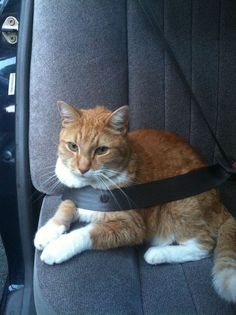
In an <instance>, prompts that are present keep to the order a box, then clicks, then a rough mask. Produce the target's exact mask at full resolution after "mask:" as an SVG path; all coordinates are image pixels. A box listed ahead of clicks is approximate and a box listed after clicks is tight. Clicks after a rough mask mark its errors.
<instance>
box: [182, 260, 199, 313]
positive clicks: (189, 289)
mask: <svg viewBox="0 0 236 315" xmlns="http://www.w3.org/2000/svg"><path fill="white" fill-rule="evenodd" d="M180 266H181V268H182V271H183V275H184V279H185V282H186V285H187V288H188V291H189V293H190V296H191V299H192V302H193V305H194V308H195V311H196V314H199V313H198V310H197V303H196V302H195V299H194V296H193V293H192V290H191V288H190V285H189V282H188V279H187V276H186V273H185V270H184V267H183V264H180Z"/></svg>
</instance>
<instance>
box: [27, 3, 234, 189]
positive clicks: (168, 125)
mask: <svg viewBox="0 0 236 315" xmlns="http://www.w3.org/2000/svg"><path fill="white" fill-rule="evenodd" d="M72 2H73V3H70V5H68V3H67V2H66V1H61V0H59V1H58V0H51V1H39V0H36V1H35V11H34V12H35V13H34V23H33V46H32V59H31V75H30V130H29V136H30V138H29V148H30V165H31V175H32V180H33V183H34V185H35V187H36V188H37V189H38V190H40V191H42V192H45V193H47V194H52V193H58V192H59V189H58V186H56V183H55V182H54V181H53V180H50V179H49V176H50V171H52V169H53V166H54V165H55V162H56V155H57V153H56V152H57V143H58V133H59V130H60V118H59V114H58V112H57V107H56V102H57V100H64V101H66V102H68V103H71V104H74V105H76V106H78V107H83V108H89V107H92V106H95V105H98V104H102V105H105V106H108V107H109V108H111V109H114V108H117V107H118V106H121V105H124V104H128V105H129V107H130V128H131V129H135V128H165V129H167V130H172V131H175V132H177V133H179V134H180V135H182V136H184V137H185V138H186V139H187V140H188V141H189V142H190V143H191V144H192V145H193V146H194V147H195V148H196V149H198V150H199V151H200V152H201V153H202V155H203V156H204V157H205V158H206V159H207V161H208V162H209V163H212V162H213V161H214V160H215V159H216V156H217V150H216V146H215V143H214V141H213V140H212V138H211V136H210V134H209V132H208V130H207V129H206V127H205V125H204V123H203V121H202V118H201V117H200V116H199V115H198V112H197V110H196V108H195V106H194V104H193V103H192V101H191V98H190V96H189V95H188V92H187V91H186V89H185V86H184V85H183V83H182V82H181V80H180V78H179V77H178V74H177V73H176V69H175V67H174V66H173V64H172V61H171V60H170V59H169V57H168V55H167V54H166V52H165V51H164V50H163V46H162V43H161V42H160V41H159V40H158V39H157V38H156V34H155V32H154V31H153V29H152V27H151V26H150V24H149V21H148V20H147V18H146V17H145V15H144V14H143V12H142V10H141V8H140V5H139V3H138V1H134V0H128V1H124V0H114V1H112V2H111V1H109V0H102V1H99V2H98V1H95V0H89V1H82V0H72ZM150 6H151V7H152V8H153V10H154V12H155V14H156V16H157V18H158V20H159V23H160V25H161V27H162V29H163V32H164V34H165V36H166V38H167V40H168V42H169V43H170V45H171V48H172V49H173V51H174V53H175V56H176V58H177V60H178V62H179V63H180V65H181V67H182V69H183V72H184V73H185V75H186V78H187V79H188V81H189V82H190V83H191V86H192V89H193V91H194V93H195V94H196V96H197V98H198V99H199V101H200V103H201V105H202V107H203V110H204V113H205V115H206V118H207V119H208V121H209V123H210V125H211V126H212V128H213V130H214V132H215V133H216V135H217V137H218V138H219V140H220V142H221V143H222V145H223V147H224V149H225V150H226V152H227V153H228V154H229V155H232V156H235V157H236V142H235V141H234V137H233V135H234V134H235V133H236V124H235V121H236V107H235V106H234V100H235V96H236V89H235V81H236V71H235V70H236V69H235V68H236V40H235V39H236V38H235V36H236V35H235V21H234V19H233V14H232V13H233V12H236V4H235V2H234V1H215V0H208V1H206V2H202V1H199V2H198V1H188V0H180V1H160V0H158V1H157V0H155V1H154V0H152V1H150Z"/></svg>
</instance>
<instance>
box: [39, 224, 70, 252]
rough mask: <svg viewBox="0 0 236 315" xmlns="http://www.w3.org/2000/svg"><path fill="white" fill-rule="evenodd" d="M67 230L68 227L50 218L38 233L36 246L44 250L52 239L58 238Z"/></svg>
mask: <svg viewBox="0 0 236 315" xmlns="http://www.w3.org/2000/svg"><path fill="white" fill-rule="evenodd" d="M65 231H66V227H65V226H64V225H58V224H55V223H54V222H52V221H51V220H49V221H48V222H47V223H46V224H45V225H44V226H43V227H41V228H40V229H39V230H38V232H37V233H36V235H35V238H34V246H35V247H36V248H37V249H38V250H43V249H44V248H45V247H46V246H47V245H48V244H49V243H50V242H51V241H53V240H55V239H57V238H58V237H59V236H60V235H62V234H63V233H65Z"/></svg>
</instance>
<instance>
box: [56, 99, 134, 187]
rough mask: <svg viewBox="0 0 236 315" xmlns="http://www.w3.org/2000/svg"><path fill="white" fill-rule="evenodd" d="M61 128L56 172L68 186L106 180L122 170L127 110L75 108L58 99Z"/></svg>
mask: <svg viewBox="0 0 236 315" xmlns="http://www.w3.org/2000/svg"><path fill="white" fill-rule="evenodd" d="M58 108H59V111H60V114H61V118H62V129H61V132H60V140H59V146H58V160H57V165H56V174H57V177H58V178H59V180H60V181H61V182H62V183H63V184H65V185H66V186H69V187H82V186H85V185H89V184H94V183H95V182H100V183H102V182H107V180H106V178H107V177H108V178H111V179H112V178H115V177H117V176H118V175H119V173H120V172H121V171H122V170H123V169H124V167H125V166H126V164H127V161H128V158H129V146H128V141H127V136H126V134H127V124H128V109H127V106H124V107H121V108H119V109H118V110H116V111H115V112H113V113H112V112H111V111H109V110H108V109H106V108H103V107H96V108H94V109H89V110H78V109H75V108H74V107H72V106H70V105H68V104H66V103H64V102H58Z"/></svg>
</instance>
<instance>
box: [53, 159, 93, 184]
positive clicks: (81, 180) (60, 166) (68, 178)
mask: <svg viewBox="0 0 236 315" xmlns="http://www.w3.org/2000/svg"><path fill="white" fill-rule="evenodd" d="M55 173H56V175H57V177H58V179H59V180H60V181H61V183H62V184H64V185H66V186H67V187H71V188H80V187H84V186H87V185H89V184H88V179H87V178H86V177H83V176H79V175H78V176H77V175H75V174H74V173H72V172H71V171H70V170H69V168H68V167H66V166H65V164H64V163H63V162H62V161H61V159H60V158H58V159H57V163H56V168H55Z"/></svg>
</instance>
